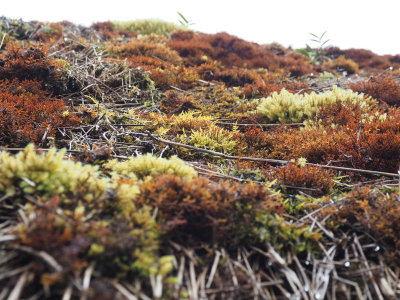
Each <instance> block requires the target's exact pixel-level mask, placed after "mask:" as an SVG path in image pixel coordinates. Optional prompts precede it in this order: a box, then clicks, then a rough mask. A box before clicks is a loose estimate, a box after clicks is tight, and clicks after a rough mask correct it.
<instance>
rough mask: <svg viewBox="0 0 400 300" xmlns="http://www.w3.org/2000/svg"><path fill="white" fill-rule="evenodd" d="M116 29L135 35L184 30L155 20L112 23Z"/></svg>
mask: <svg viewBox="0 0 400 300" xmlns="http://www.w3.org/2000/svg"><path fill="white" fill-rule="evenodd" d="M112 23H113V24H114V26H115V28H116V29H119V30H127V31H130V32H135V33H137V34H152V33H153V34H162V35H167V34H172V33H174V32H176V31H178V30H184V27H182V26H179V25H176V24H174V23H171V22H166V21H162V20H157V19H144V20H135V21H125V22H118V21H113V22H112Z"/></svg>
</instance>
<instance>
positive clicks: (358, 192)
mask: <svg viewBox="0 0 400 300" xmlns="http://www.w3.org/2000/svg"><path fill="white" fill-rule="evenodd" d="M320 215H321V217H325V216H329V218H328V220H327V221H326V224H327V225H328V226H329V227H330V228H332V229H333V230H335V231H336V230H338V229H343V230H349V229H350V230H352V231H353V232H356V233H361V234H366V235H367V236H368V237H372V241H371V239H370V240H369V242H373V243H376V245H379V247H380V248H381V249H383V251H384V257H385V259H386V260H387V261H389V262H393V261H396V262H398V261H399V259H400V252H399V249H400V239H399V235H398V232H399V231H400V228H399V224H400V219H399V218H400V203H399V201H398V198H397V196H396V194H395V193H387V194H383V193H382V192H380V191H379V190H377V189H374V188H372V187H369V186H365V187H361V188H357V189H355V190H354V191H352V192H351V193H349V194H347V195H345V197H344V198H343V199H342V200H341V201H340V202H337V203H336V204H335V205H334V206H331V207H326V208H323V209H322V211H321V213H320ZM374 255H376V253H374Z"/></svg>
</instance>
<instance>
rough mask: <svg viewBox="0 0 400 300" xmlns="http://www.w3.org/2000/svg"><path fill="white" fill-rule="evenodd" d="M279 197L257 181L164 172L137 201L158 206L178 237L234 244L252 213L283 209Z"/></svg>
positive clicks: (174, 236) (149, 183) (250, 219)
mask: <svg viewBox="0 0 400 300" xmlns="http://www.w3.org/2000/svg"><path fill="white" fill-rule="evenodd" d="M278 200H279V199H278V198H277V197H275V196H273V195H272V194H271V193H269V192H268V191H267V190H265V189H264V188H263V187H262V186H259V185H255V184H247V185H244V186H239V185H238V184H232V183H228V182H226V181H220V182H212V181H210V180H209V179H206V178H195V179H192V180H188V179H183V178H179V177H177V176H174V175H163V176H160V177H157V178H155V179H153V180H151V181H148V182H145V183H144V184H143V186H142V188H141V194H140V196H139V199H138V200H137V203H138V204H139V205H142V204H148V205H150V206H153V207H157V208H158V212H159V217H160V218H162V219H163V220H164V224H165V226H166V227H167V228H168V230H169V232H170V236H171V238H172V239H174V240H179V241H181V242H182V241H185V243H188V242H190V241H194V242H198V241H206V242H212V243H218V244H225V245H229V242H231V244H230V246H233V242H232V241H229V239H231V238H233V239H237V238H238V237H239V236H237V237H236V238H235V230H236V229H237V230H239V229H240V227H241V226H242V227H243V228H248V227H251V226H252V225H251V222H252V221H253V220H252V217H251V215H252V214H255V213H256V212H261V211H263V210H264V211H267V212H269V213H273V212H274V213H280V212H282V209H283V207H282V206H281V205H280V204H279V201H278ZM242 206H245V207H249V210H247V209H244V208H243V207H242ZM242 233H243V232H242ZM236 234H238V232H236ZM236 242H238V240H236Z"/></svg>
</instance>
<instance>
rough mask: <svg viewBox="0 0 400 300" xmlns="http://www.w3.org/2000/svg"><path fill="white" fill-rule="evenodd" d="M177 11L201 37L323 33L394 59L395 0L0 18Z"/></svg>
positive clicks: (106, 6) (25, 11)
mask: <svg viewBox="0 0 400 300" xmlns="http://www.w3.org/2000/svg"><path fill="white" fill-rule="evenodd" d="M177 11H180V12H181V13H182V14H183V15H184V16H185V17H186V18H187V19H189V20H190V21H192V22H194V23H195V25H193V26H191V28H192V29H193V30H197V31H201V32H205V33H216V32H221V31H226V32H228V33H230V34H233V35H236V36H238V37H240V38H243V39H246V40H249V41H254V42H257V43H271V42H274V41H275V42H278V43H280V44H282V45H283V46H285V47H288V46H293V47H295V48H297V47H303V46H304V44H305V43H306V42H307V43H309V38H310V36H309V33H310V32H312V33H316V34H318V35H319V34H321V33H323V32H324V31H325V30H326V31H327V34H326V37H327V38H329V39H330V42H329V43H328V45H333V46H339V47H340V48H342V49H346V48H365V49H369V50H372V51H374V52H375V53H378V54H400V37H399V33H400V1H399V0H379V1H376V0H373V1H371V0H364V1H360V0H329V1H327V0H264V1H262V0H240V1H237V0H231V1H225V0H224V1H222V0H196V1H190V0H186V1H184V0H107V1H104V0H95V1H93V0H63V1H57V0H14V1H12V0H0V14H1V15H4V16H6V17H9V18H22V19H23V20H39V21H62V20H68V21H71V22H74V23H77V24H82V25H90V24H91V23H93V22H97V21H107V20H122V21H127V20H136V19H145V18H159V19H162V20H166V21H171V22H175V23H177V22H178V19H179V17H178V15H177ZM311 45H313V44H311Z"/></svg>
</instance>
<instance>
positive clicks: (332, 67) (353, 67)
mask: <svg viewBox="0 0 400 300" xmlns="http://www.w3.org/2000/svg"><path fill="white" fill-rule="evenodd" d="M322 68H323V69H326V70H327V71H330V72H343V71H345V72H347V74H348V75H351V74H355V73H358V72H359V69H358V64H357V63H356V62H354V61H353V60H351V59H346V58H345V57H344V55H341V56H339V57H338V58H336V59H334V60H333V61H328V60H326V61H324V63H323V64H322Z"/></svg>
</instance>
